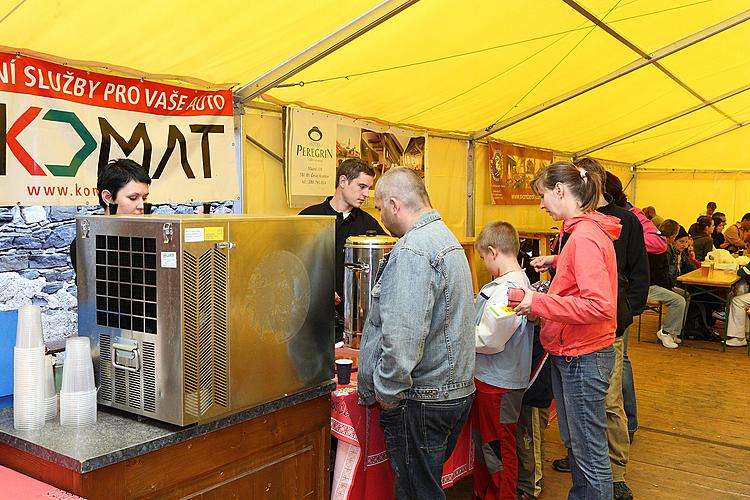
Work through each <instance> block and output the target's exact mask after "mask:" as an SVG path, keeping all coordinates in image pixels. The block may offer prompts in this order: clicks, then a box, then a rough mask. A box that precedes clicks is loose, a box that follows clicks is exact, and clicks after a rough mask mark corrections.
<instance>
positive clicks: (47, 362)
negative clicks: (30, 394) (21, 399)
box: [44, 354, 57, 420]
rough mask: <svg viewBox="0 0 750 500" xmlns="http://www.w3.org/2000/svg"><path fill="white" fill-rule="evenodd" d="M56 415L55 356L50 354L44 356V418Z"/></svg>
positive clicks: (50, 418)
mask: <svg viewBox="0 0 750 500" xmlns="http://www.w3.org/2000/svg"><path fill="white" fill-rule="evenodd" d="M56 416H57V392H56V391H55V358H54V357H53V356H52V355H51V354H50V355H48V356H45V357H44V419H45V420H52V419H53V418H55V417H56Z"/></svg>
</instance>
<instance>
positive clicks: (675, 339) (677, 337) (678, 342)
mask: <svg viewBox="0 0 750 500" xmlns="http://www.w3.org/2000/svg"><path fill="white" fill-rule="evenodd" d="M670 335H671V336H672V340H674V343H675V344H682V339H681V338H680V336H679V335H677V334H676V333H670Z"/></svg>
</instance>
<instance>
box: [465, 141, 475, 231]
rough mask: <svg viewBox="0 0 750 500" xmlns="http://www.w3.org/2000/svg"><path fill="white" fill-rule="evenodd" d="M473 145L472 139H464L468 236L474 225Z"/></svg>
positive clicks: (466, 229)
mask: <svg viewBox="0 0 750 500" xmlns="http://www.w3.org/2000/svg"><path fill="white" fill-rule="evenodd" d="M475 146H476V144H474V141H466V228H465V230H464V234H465V235H466V236H468V237H471V236H474V231H475V229H474V227H475V226H476V203H475V198H476V196H475V194H476V189H477V185H476V179H475V175H474V172H476V170H475V161H476V151H475Z"/></svg>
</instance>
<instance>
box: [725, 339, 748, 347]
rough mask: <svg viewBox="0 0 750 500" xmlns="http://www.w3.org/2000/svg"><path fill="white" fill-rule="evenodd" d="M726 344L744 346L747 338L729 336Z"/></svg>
mask: <svg viewBox="0 0 750 500" xmlns="http://www.w3.org/2000/svg"><path fill="white" fill-rule="evenodd" d="M727 345H728V346H729V347H745V346H746V345H747V340H745V339H742V338H739V337H729V338H728V339H727Z"/></svg>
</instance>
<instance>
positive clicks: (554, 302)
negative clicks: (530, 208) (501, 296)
mask: <svg viewBox="0 0 750 500" xmlns="http://www.w3.org/2000/svg"><path fill="white" fill-rule="evenodd" d="M532 188H533V189H534V191H535V192H536V193H537V194H538V195H539V196H541V198H542V201H541V203H540V207H541V208H542V209H544V210H546V211H547V212H548V213H549V214H550V215H551V216H552V218H553V219H555V220H562V221H563V224H562V230H561V234H560V241H561V247H562V249H561V250H560V253H559V255H555V256H545V257H537V258H536V259H534V260H533V261H532V265H534V268H535V269H536V270H537V271H546V270H548V269H549V268H551V267H555V268H556V274H555V278H554V279H553V280H552V283H551V285H550V289H549V292H548V293H547V294H546V295H545V294H541V293H535V292H533V291H532V290H530V289H524V293H525V294H524V298H523V300H522V301H521V303H520V304H519V305H518V306H517V307H516V309H515V310H516V314H522V315H528V314H531V315H535V316H538V317H540V318H541V320H542V328H541V334H540V340H541V343H542V345H543V346H544V349H545V350H546V351H547V352H548V353H549V354H550V359H551V361H552V365H551V368H552V389H553V392H554V395H555V403H556V407H557V412H558V421H559V427H560V437H561V438H562V440H563V442H564V444H565V446H566V448H568V458H569V463H570V469H571V473H572V475H573V487H572V489H571V490H570V494H569V497H568V498H576V499H578V498H580V499H583V498H586V499H597V500H611V499H612V496H613V490H612V470H611V467H610V461H609V451H608V444H607V417H606V414H605V406H604V399H605V396H606V394H607V390H608V388H609V379H610V375H611V372H612V367H613V365H614V361H615V351H614V349H613V347H612V344H613V342H614V339H615V330H616V329H617V261H616V258H615V250H614V246H613V244H612V242H613V241H614V240H616V239H617V238H618V236H619V235H620V230H621V226H620V224H618V223H617V219H616V218H613V217H610V216H607V215H604V214H601V213H599V212H597V211H596V207H597V204H598V202H599V199H600V195H601V192H602V181H601V179H600V177H599V175H597V174H596V173H594V172H589V171H587V170H586V169H585V168H582V167H577V166H576V165H574V164H572V163H569V162H557V163H553V164H552V165H550V166H549V168H547V169H546V170H545V171H543V172H541V173H540V174H539V175H538V176H537V178H536V179H534V181H533V183H532Z"/></svg>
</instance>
